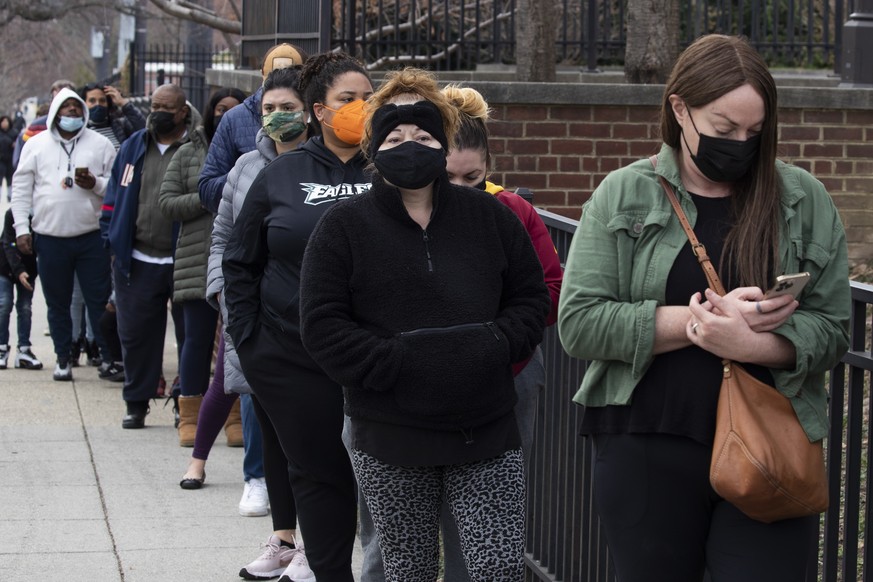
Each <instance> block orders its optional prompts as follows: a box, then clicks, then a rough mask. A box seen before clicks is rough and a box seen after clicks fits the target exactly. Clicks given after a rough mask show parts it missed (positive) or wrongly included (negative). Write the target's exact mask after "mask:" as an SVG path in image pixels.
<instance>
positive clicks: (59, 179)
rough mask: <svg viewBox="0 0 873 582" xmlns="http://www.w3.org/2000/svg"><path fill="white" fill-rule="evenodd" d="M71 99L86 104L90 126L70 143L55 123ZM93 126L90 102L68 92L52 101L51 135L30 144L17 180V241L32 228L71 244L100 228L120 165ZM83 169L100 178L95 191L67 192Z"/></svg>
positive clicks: (48, 123)
mask: <svg viewBox="0 0 873 582" xmlns="http://www.w3.org/2000/svg"><path fill="white" fill-rule="evenodd" d="M71 97H72V98H75V99H77V100H79V101H80V102H81V103H82V109H83V112H84V116H85V125H84V126H83V127H82V129H80V130H79V131H78V133H77V134H76V135H75V136H74V137H73V138H72V139H70V140H65V139H63V138H62V137H61V135H60V133H58V129H57V127H55V118H56V117H57V113H58V109H60V107H61V104H62V103H63V102H64V101H66V100H67V99H69V98H71ZM87 125H88V107H86V106H85V102H84V101H83V100H82V99H81V97H79V96H78V95H77V94H76V93H75V92H74V91H71V90H70V89H62V90H61V91H60V92H59V93H58V94H57V96H56V97H55V98H54V100H52V104H51V108H50V109H49V114H48V119H47V121H46V127H47V128H48V129H46V130H45V131H43V132H41V133H39V134H37V135H35V136H33V137H32V138H30V139H29V140H27V141H26V142H25V144H24V148H23V149H22V151H21V160H20V161H19V162H18V169H17V170H16V171H15V175H14V176H13V177H12V202H11V204H10V206H11V208H12V216H13V217H14V220H15V222H14V225H15V236H21V235H24V234H29V233H30V229H31V228H32V229H33V232H35V233H37V234H45V235H49V236H56V237H63V238H69V237H74V236H79V235H81V234H85V233H89V232H92V231H95V230H98V229H99V228H100V226H99V223H98V220H99V218H100V209H101V206H102V205H103V195H104V194H105V193H106V186H107V184H108V183H109V176H110V174H111V173H112V163H113V161H115V147H113V145H112V142H110V141H109V140H108V139H106V138H105V137H103V136H102V135H100V134H99V133H97V132H96V131H93V130H91V129H88V128H87ZM64 147H66V151H65V150H64ZM67 152H70V155H69V156H67ZM83 167H87V168H88V169H89V170H90V171H91V173H92V174H93V175H94V176H95V177H96V178H97V183H96V185H95V186H94V189H93V190H85V189H84V188H80V187H78V186H76V185H75V183H74V184H73V186H72V187H71V188H66V187H64V178H66V177H70V178H71V179H75V176H74V172H75V169H76V168H83ZM31 215H32V216H33V221H32V224H31V225H29V224H28V217H30V216H31Z"/></svg>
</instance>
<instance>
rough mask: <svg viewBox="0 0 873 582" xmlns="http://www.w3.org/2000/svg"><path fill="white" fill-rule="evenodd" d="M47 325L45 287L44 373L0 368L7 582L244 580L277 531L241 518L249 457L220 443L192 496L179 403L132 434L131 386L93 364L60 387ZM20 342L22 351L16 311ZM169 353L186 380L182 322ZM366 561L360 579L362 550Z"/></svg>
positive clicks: (259, 520)
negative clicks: (127, 420)
mask: <svg viewBox="0 0 873 582" xmlns="http://www.w3.org/2000/svg"><path fill="white" fill-rule="evenodd" d="M6 207H7V204H6V201H5V196H4V198H3V202H2V203H0V210H2V212H4V213H5V210H6ZM46 322H47V320H46V311H45V303H44V300H43V296H42V290H41V288H40V287H39V283H37V290H36V294H35V296H34V304H33V331H32V334H31V340H32V343H33V349H34V352H35V353H36V355H37V356H38V357H39V358H40V359H41V360H42V362H43V364H44V368H43V369H42V370H39V371H33V370H15V369H13V367H12V366H13V362H14V354H15V352H14V349H13V351H12V353H11V354H10V356H11V357H10V359H9V369H6V370H0V395H2V400H0V402H2V405H0V580H2V581H4V582H5V581H16V582H17V581H22V580H31V579H38V580H49V581H55V580H63V581H64V582H80V581H82V582H84V581H88V582H110V581H124V582H186V581H193V580H209V581H228V582H232V581H234V580H241V578H239V577H238V575H237V573H238V572H239V570H240V568H241V567H243V566H244V565H245V564H247V563H248V562H250V561H251V560H253V559H255V558H256V557H257V556H258V554H259V553H260V548H259V544H261V543H263V542H264V541H266V539H267V536H268V535H269V534H270V533H272V522H271V520H270V517H269V516H267V517H255V518H253V517H241V516H240V515H239V514H238V512H237V504H238V503H239V499H240V496H241V495H242V491H243V477H242V449H241V448H236V449H233V448H228V447H227V446H226V445H225V439H224V435H223V434H221V435H219V438H218V440H217V441H216V444H215V446H214V447H213V449H212V452H211V453H210V456H209V461H208V462H207V465H206V485H205V486H204V488H203V489H200V490H198V491H185V490H182V489H181V488H180V487H179V484H178V483H179V480H180V479H181V477H182V474H183V473H184V471H185V467H186V466H187V462H188V459H189V458H190V455H191V450H192V449H190V448H185V449H183V448H181V447H179V444H178V438H177V435H176V431H175V429H174V428H173V413H172V405H170V406H167V407H164V405H163V401H160V402H155V401H152V404H151V414H149V415H148V417H147V418H146V428H145V429H143V430H123V429H122V428H121V417H122V416H123V415H124V404H123V402H122V400H121V384H120V383H111V382H107V381H104V380H100V379H99V378H98V377H97V369H96V368H93V367H90V366H81V367H78V368H73V381H72V382H55V381H53V380H52V371H53V369H54V364H55V356H54V353H53V348H52V343H51V339H50V338H49V337H47V336H46V335H44V330H46V329H47V328H48V326H47V323H46ZM10 336H11V338H12V343H13V346H14V343H15V338H16V337H17V336H16V321H15V313H14V311H13V316H12V321H11V322H10ZM165 345H166V348H165V357H164V376H165V377H166V378H167V382H168V383H169V382H171V381H172V379H173V377H174V376H175V375H176V373H177V372H176V366H177V364H176V354H175V342H174V338H173V334H172V323H170V324H169V325H168V333H167V341H166V344H165ZM83 362H84V359H83ZM355 552H356V553H355V563H354V571H355V574H356V575H358V574H359V573H360V562H361V559H360V545H359V544H356V546H355Z"/></svg>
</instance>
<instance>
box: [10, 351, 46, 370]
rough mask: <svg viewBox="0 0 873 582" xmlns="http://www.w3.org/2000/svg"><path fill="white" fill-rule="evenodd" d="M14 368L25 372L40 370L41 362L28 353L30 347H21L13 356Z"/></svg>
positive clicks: (31, 353)
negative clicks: (22, 369)
mask: <svg viewBox="0 0 873 582" xmlns="http://www.w3.org/2000/svg"><path fill="white" fill-rule="evenodd" d="M15 367H16V368H24V369H25V370H42V362H40V361H39V359H38V358H37V357H36V356H35V355H34V354H33V352H32V351H30V346H21V347H20V348H18V353H17V354H15Z"/></svg>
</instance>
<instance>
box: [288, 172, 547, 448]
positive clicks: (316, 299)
mask: <svg viewBox="0 0 873 582" xmlns="http://www.w3.org/2000/svg"><path fill="white" fill-rule="evenodd" d="M550 304H551V300H550V298H549V293H548V290H547V288H546V286H545V283H543V271H542V267H541V266H540V262H539V260H538V259H537V255H536V252H535V251H534V249H533V246H532V244H531V242H530V237H529V236H528V235H527V232H526V231H525V229H524V227H523V226H522V224H521V222H520V221H519V220H518V218H517V217H516V216H515V215H514V214H513V213H512V211H510V210H509V209H508V208H507V207H506V206H504V205H503V204H501V203H500V202H499V201H498V200H496V199H495V198H494V197H493V196H491V195H490V194H487V193H485V192H481V191H479V190H474V189H471V188H463V187H459V186H454V185H452V184H450V183H449V182H448V180H447V178H446V176H445V174H443V176H442V177H441V178H440V179H438V181H437V182H436V184H435V192H434V209H433V213H432V215H431V221H430V223H429V225H428V227H427V229H422V228H421V227H420V226H419V225H418V224H417V223H416V222H415V221H413V220H412V218H410V216H409V214H408V213H407V211H406V209H405V207H404V206H403V202H402V201H401V199H400V193H399V191H398V190H397V189H396V188H394V187H392V186H389V185H387V184H385V182H384V181H382V180H381V179H380V178H378V177H377V178H376V180H375V181H374V183H373V187H372V189H371V190H370V191H369V192H368V193H366V194H362V195H361V196H357V197H355V198H353V199H351V200H347V201H344V202H343V203H341V204H337V205H335V206H334V207H333V208H331V209H330V210H329V211H328V212H327V213H326V214H325V215H324V217H323V218H322V220H321V222H320V223H319V225H318V227H317V228H316V229H315V231H314V232H313V233H312V237H311V238H310V241H309V245H308V246H307V249H306V254H305V257H304V260H303V271H302V284H301V289H300V307H301V323H302V337H303V344H304V346H305V347H306V349H307V350H308V351H309V354H310V355H311V356H312V357H313V359H314V360H315V361H316V362H317V363H318V364H319V365H320V366H321V367H322V369H323V370H324V371H325V372H326V373H327V374H328V375H329V376H331V377H332V378H333V379H334V380H335V381H337V382H338V383H340V384H342V385H343V386H344V387H345V397H346V412H347V414H349V416H351V417H352V418H353V419H354V418H362V419H368V420H373V421H378V422H384V423H389V424H397V425H403V426H414V427H420V428H425V429H432V430H440V431H455V430H457V429H458V428H462V429H468V428H475V427H478V426H481V425H483V424H486V423H488V422H491V421H493V420H495V419H498V418H500V417H502V416H505V415H506V414H508V413H509V412H510V411H511V410H512V408H513V406H514V404H515V401H516V397H515V390H514V385H513V378H512V372H511V369H510V365H511V364H512V363H513V362H517V361H519V360H522V359H524V358H526V357H528V356H529V355H530V354H531V353H532V352H533V350H534V349H535V348H536V346H537V345H538V344H539V343H540V341H541V340H542V336H543V329H544V327H545V320H546V315H548V312H549V307H550Z"/></svg>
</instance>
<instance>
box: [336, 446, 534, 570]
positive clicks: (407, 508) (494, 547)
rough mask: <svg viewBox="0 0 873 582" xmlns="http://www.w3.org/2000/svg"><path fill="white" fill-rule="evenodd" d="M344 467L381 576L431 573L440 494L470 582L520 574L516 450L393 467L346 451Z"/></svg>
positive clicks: (520, 477)
mask: <svg viewBox="0 0 873 582" xmlns="http://www.w3.org/2000/svg"><path fill="white" fill-rule="evenodd" d="M352 465H353V466H354V469H355V474H356V475H357V478H358V484H359V485H360V487H361V490H362V491H363V493H364V497H366V500H367V505H368V507H369V509H370V513H371V514H372V515H373V523H374V525H375V526H376V535H377V537H378V539H379V547H380V548H381V550H382V558H383V560H384V563H385V578H386V580H388V582H434V581H435V580H436V579H437V575H438V571H439V529H440V505H441V504H442V501H443V498H445V499H446V501H447V502H448V504H449V507H450V508H451V510H452V515H453V516H454V518H455V522H456V523H457V525H458V532H459V534H460V538H461V549H462V551H463V553H464V561H465V562H466V564H467V570H468V571H469V573H470V578H471V580H472V581H473V582H518V581H520V580H522V579H523V578H524V557H523V556H524V510H525V491H524V462H523V455H522V452H521V449H516V450H512V451H508V452H506V453H504V454H503V455H501V456H499V457H495V458H493V459H487V460H485V461H479V462H476V463H469V464H463V465H447V466H438V467H399V466H396V465H389V464H386V463H383V462H381V461H379V460H378V459H376V458H374V457H371V456H370V455H367V454H366V453H363V452H361V451H359V450H353V451H352Z"/></svg>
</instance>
